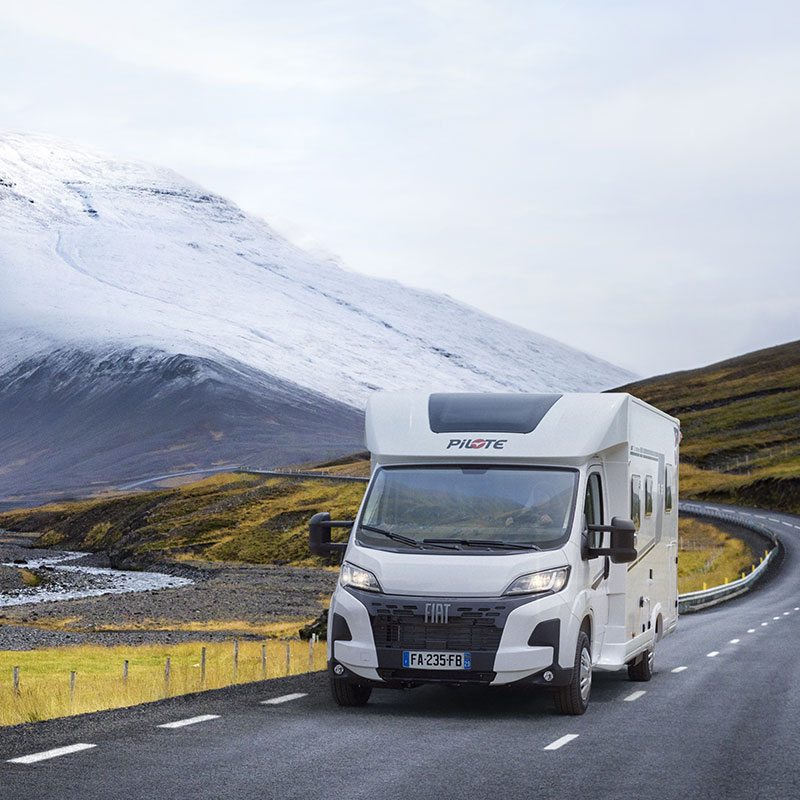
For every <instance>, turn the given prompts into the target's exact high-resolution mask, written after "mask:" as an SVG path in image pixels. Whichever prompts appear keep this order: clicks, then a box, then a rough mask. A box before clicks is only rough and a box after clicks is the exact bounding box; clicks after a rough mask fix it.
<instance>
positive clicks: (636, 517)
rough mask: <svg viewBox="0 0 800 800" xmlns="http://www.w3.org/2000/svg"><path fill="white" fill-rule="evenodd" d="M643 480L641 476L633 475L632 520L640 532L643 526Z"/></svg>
mask: <svg viewBox="0 0 800 800" xmlns="http://www.w3.org/2000/svg"><path fill="white" fill-rule="evenodd" d="M641 495H642V479H641V477H640V476H639V475H631V519H632V520H633V524H634V526H635V527H636V530H637V531H638V530H639V527H640V525H641V524H642V497H641Z"/></svg>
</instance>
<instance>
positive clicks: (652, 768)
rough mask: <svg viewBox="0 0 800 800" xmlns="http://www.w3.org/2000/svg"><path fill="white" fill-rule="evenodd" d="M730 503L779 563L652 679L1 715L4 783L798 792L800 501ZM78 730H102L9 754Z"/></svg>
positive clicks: (635, 793)
mask: <svg viewBox="0 0 800 800" xmlns="http://www.w3.org/2000/svg"><path fill="white" fill-rule="evenodd" d="M706 505H711V506H712V507H717V508H719V507H720V506H719V505H718V504H706ZM726 510H732V511H736V512H737V513H740V514H744V515H746V516H745V517H744V518H745V519H746V518H748V517H750V518H752V517H753V515H755V518H756V520H757V521H759V522H762V523H763V524H765V525H766V526H767V527H769V528H770V529H772V530H774V531H775V532H776V533H777V534H778V535H779V537H780V539H781V541H782V543H783V545H784V549H785V554H784V559H783V563H782V565H781V567H780V569H779V570H778V571H777V573H776V574H774V575H773V576H772V578H771V579H770V580H769V581H768V582H767V583H766V584H764V585H762V586H761V587H759V588H757V589H756V590H755V591H754V592H752V593H751V594H748V595H744V596H743V597H740V598H738V599H735V600H732V601H730V602H728V603H725V604H723V605H721V606H718V607H716V608H713V609H709V610H707V611H703V612H701V613H697V614H691V615H687V616H683V617H682V618H681V620H680V624H679V627H678V631H677V632H676V633H675V634H674V635H673V636H669V637H667V638H666V639H665V640H664V641H663V642H661V643H660V646H659V649H658V651H657V654H656V674H655V676H654V677H653V679H652V680H651V681H650V682H649V683H632V682H629V681H628V680H627V675H626V674H625V673H624V672H623V673H619V674H604V673H595V681H594V685H593V688H592V701H591V705H590V707H589V710H588V711H587V713H586V714H585V715H584V716H582V717H561V716H557V715H556V714H555V713H554V712H553V710H552V700H551V698H550V697H549V696H548V695H546V694H538V695H537V694H534V693H532V692H530V691H525V690H521V689H506V690H485V689H472V688H469V689H458V690H454V689H445V688H435V687H422V688H419V689H415V690H413V691H407V692H396V691H375V692H374V693H373V695H372V699H371V701H370V703H369V705H368V706H366V707H364V708H354V709H340V708H338V707H336V706H335V705H334V704H333V702H332V701H331V700H330V699H329V694H328V687H327V683H326V678H325V676H324V675H323V674H315V675H311V676H299V677H295V678H284V679H280V680H276V681H270V682H267V683H261V684H249V685H246V686H238V687H234V688H231V689H226V690H221V691H219V692H211V693H207V694H205V695H197V696H193V697H190V698H175V699H173V700H169V701H165V702H164V703H158V704H155V705H151V706H140V707H138V708H136V709H130V710H122V711H115V712H104V713H101V714H95V715H86V716H85V717H79V718H74V719H72V720H55V721H52V722H47V723H39V724H38V725H36V726H33V728H32V730H30V731H28V732H22V731H20V730H14V731H3V732H2V733H0V758H2V762H0V797H2V798H3V800H6V798H23V797H33V798H37V800H43V799H44V798H59V799H60V800H73V799H74V800H92V799H93V798H114V800H120V799H121V798H122V799H125V800H127V798H147V799H148V800H153V798H161V797H168V798H256V797H260V798H305V799H306V800H309V799H310V798H322V797H324V798H342V800H352V799H354V798H364V799H365V800H366V799H369V800H380V799H381V798H387V800H406V798H411V799H412V800H430V799H434V798H435V800H444V799H445V798H459V800H464V798H495V797H497V798H501V800H515V799H516V798H520V799H522V798H525V800H531V799H532V798H533V799H536V798H558V800H570V798H581V800H587V799H589V798H632V799H634V800H635V799H636V798H657V799H658V800H671V799H672V798H674V799H675V800H687V798H690V799H691V800H694V799H695V798H697V800H714V799H715V798H765V799H766V798H769V799H770V800H784V799H786V800H789V798H798V797H800V516H794V515H787V514H776V513H772V512H760V511H757V510H754V509H733V508H729V507H726ZM758 515H761V516H762V517H763V518H760V517H759V516H758ZM268 700H274V701H277V702H271V703H264V702H263V701H268ZM193 718H199V719H197V720H196V721H194V722H193V724H185V725H181V726H179V727H158V726H161V725H164V724H169V723H172V722H182V721H184V720H190V721H191V720H193ZM77 744H84V745H94V746H92V747H85V748H84V749H77V748H76V749H75V750H74V751H70V752H67V753H66V754H64V755H60V756H57V757H51V758H47V759H44V760H40V761H35V762H33V763H10V762H9V761H8V759H13V758H18V757H24V756H28V755H34V754H37V753H39V752H41V751H45V750H48V749H50V748H57V747H65V746H71V745H77Z"/></svg>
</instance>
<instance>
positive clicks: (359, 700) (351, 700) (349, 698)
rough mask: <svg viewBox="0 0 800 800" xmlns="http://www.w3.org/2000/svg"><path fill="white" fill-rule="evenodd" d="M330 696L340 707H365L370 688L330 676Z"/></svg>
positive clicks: (370, 691)
mask: <svg viewBox="0 0 800 800" xmlns="http://www.w3.org/2000/svg"><path fill="white" fill-rule="evenodd" d="M331 694H332V695H333V699H334V700H335V701H336V702H337V704H338V705H340V706H365V705H366V704H367V701H368V700H369V696H370V695H371V694H372V687H371V686H366V685H365V684H363V683H353V682H352V681H348V680H342V679H341V678H334V677H333V676H331Z"/></svg>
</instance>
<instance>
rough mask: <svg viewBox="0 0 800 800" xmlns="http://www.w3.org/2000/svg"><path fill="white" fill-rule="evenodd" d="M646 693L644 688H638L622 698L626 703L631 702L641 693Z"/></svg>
mask: <svg viewBox="0 0 800 800" xmlns="http://www.w3.org/2000/svg"><path fill="white" fill-rule="evenodd" d="M645 694H647V692H646V691H645V690H644V689H639V691H638V692H633V694H629V695H628V696H627V697H623V698H622V699H623V700H625V701H626V702H628V703H632V702H633V701H634V700H638V699H639V698H640V697H641V696H642V695H645Z"/></svg>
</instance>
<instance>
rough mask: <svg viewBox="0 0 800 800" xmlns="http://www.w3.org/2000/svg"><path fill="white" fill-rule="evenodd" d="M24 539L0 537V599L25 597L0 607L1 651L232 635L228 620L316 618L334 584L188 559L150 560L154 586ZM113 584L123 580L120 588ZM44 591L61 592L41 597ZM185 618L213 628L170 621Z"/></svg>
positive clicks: (309, 572) (305, 574) (318, 576)
mask: <svg viewBox="0 0 800 800" xmlns="http://www.w3.org/2000/svg"><path fill="white" fill-rule="evenodd" d="M23 544H24V543H19V542H8V541H5V542H3V541H0V563H4V564H6V567H5V568H3V569H0V602H2V598H3V597H9V596H13V597H14V598H16V599H17V600H18V599H19V598H22V599H23V600H24V601H25V602H16V601H15V603H14V604H13V605H12V604H9V605H5V606H1V607H0V650H27V649H31V648H34V647H51V646H60V645H69V644H85V643H96V644H107V645H111V644H144V643H167V642H179V641H187V640H200V639H202V640H206V641H210V640H214V639H226V638H231V636H233V635H234V634H233V633H232V632H231V631H230V630H228V629H227V628H228V626H230V627H235V626H234V625H232V623H236V622H239V623H241V622H245V623H253V624H256V625H262V624H268V623H272V622H283V621H288V620H302V619H309V618H312V617H316V616H317V615H318V614H319V613H320V612H321V611H322V609H323V607H324V605H325V601H326V600H327V597H328V596H329V595H330V593H331V592H332V591H333V588H334V586H335V583H336V573H335V572H332V571H327V570H319V569H300V568H295V567H280V566H256V565H250V564H220V563H205V562H195V563H169V564H163V565H157V566H155V567H153V568H151V569H152V571H151V572H149V575H150V576H152V575H154V574H155V575H156V576H158V577H157V578H155V579H153V578H152V577H149V578H148V580H150V581H152V580H155V581H156V585H153V584H145V583H140V584H138V585H137V583H136V581H137V580H141V579H142V576H143V573H137V572H124V573H122V574H117V573H119V571H116V570H109V569H108V565H107V562H105V561H104V556H102V554H94V555H86V554H64V553H56V552H54V551H51V550H37V549H35V548H30V547H25V546H23ZM28 544H29V543H28ZM76 556H77V558H76ZM62 558H63V560H60V561H58V562H56V563H54V562H53V559H62ZM70 559H71V560H70ZM59 566H60V567H71V569H66V570H65V569H57V567H59ZM76 567H77V568H78V569H75V568H76ZM21 568H25V569H27V570H29V571H30V572H32V573H33V574H34V575H36V576H37V577H41V578H42V584H41V585H40V586H38V587H27V586H24V583H23V586H20V585H19V583H20V581H21V580H22V579H21V576H20V569H21ZM107 581H112V582H113V581H116V584H113V585H109V584H108V583H107ZM120 582H122V583H126V585H127V588H126V589H125V590H124V593H120V591H119V584H120ZM159 582H161V583H159ZM48 584H49V588H48ZM137 586H138V587H139V588H137ZM131 587H133V588H131ZM47 591H50V592H51V593H53V592H55V593H56V594H57V593H58V592H61V596H60V597H58V596H49V597H48V596H47V595H46V594H45V592H47ZM37 592H38V594H37ZM87 592H90V593H91V594H92V596H85V595H86V593H87ZM81 593H83V594H84V596H81V597H77V596H75V595H76V594H81ZM44 598H47V601H46V602H45V601H44ZM192 623H196V624H198V625H209V626H211V627H213V628H214V630H213V631H191V630H170V629H169V628H176V627H177V628H180V627H181V626H182V625H184V626H186V625H189V624H192ZM236 635H237V636H238V637H239V638H243V635H242V634H241V633H236ZM254 635H255V634H254Z"/></svg>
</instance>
